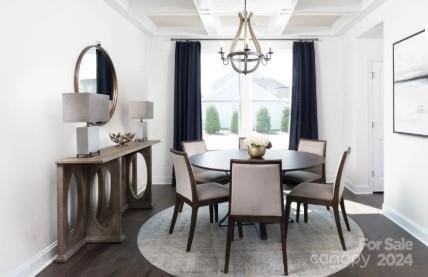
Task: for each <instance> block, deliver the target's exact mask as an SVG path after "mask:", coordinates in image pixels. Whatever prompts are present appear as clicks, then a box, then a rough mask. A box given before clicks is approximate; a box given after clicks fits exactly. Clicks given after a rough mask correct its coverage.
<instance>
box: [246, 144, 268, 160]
mask: <svg viewBox="0 0 428 277" xmlns="http://www.w3.org/2000/svg"><path fill="white" fill-rule="evenodd" d="M265 153H266V147H265V146H262V145H248V155H249V156H250V157H251V158H255V159H259V158H262V157H263V155H264V154H265Z"/></svg>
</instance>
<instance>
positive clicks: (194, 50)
mask: <svg viewBox="0 0 428 277" xmlns="http://www.w3.org/2000/svg"><path fill="white" fill-rule="evenodd" d="M198 139H202V107H201V43H200V42H198V41H186V42H180V41H177V42H176V45H175V78H174V149H176V150H181V142H182V141H184V140H198Z"/></svg>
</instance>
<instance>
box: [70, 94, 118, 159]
mask: <svg viewBox="0 0 428 277" xmlns="http://www.w3.org/2000/svg"><path fill="white" fill-rule="evenodd" d="M109 105H110V103H109V96H108V95H104V94H97V93H86V92H80V93H63V94H62V111H63V121H64V122H86V127H77V128H76V138H77V141H76V143H77V157H78V158H80V157H91V156H94V155H97V154H99V148H100V147H99V126H95V124H96V123H100V122H107V121H108V120H109Z"/></svg>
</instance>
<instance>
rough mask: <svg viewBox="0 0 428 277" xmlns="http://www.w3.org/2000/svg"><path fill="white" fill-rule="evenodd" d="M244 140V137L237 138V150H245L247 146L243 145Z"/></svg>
mask: <svg viewBox="0 0 428 277" xmlns="http://www.w3.org/2000/svg"><path fill="white" fill-rule="evenodd" d="M246 139H247V138H246V137H240V138H239V149H241V150H247V148H248V145H247V144H246V143H245V140H246Z"/></svg>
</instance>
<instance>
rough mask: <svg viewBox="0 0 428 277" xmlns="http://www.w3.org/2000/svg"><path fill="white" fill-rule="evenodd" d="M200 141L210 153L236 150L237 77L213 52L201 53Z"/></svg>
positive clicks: (237, 116) (237, 130) (237, 128)
mask: <svg viewBox="0 0 428 277" xmlns="http://www.w3.org/2000/svg"><path fill="white" fill-rule="evenodd" d="M201 67H202V69H201V85H202V125H203V131H204V133H203V138H204V140H205V142H206V144H207V148H208V149H209V150H215V149H232V148H237V147H238V132H239V127H238V126H239V124H238V119H239V78H238V77H239V76H238V74H237V73H236V72H235V71H233V69H232V68H231V67H230V65H229V66H224V65H223V64H222V62H221V60H220V56H219V54H218V53H216V52H215V51H210V52H209V53H202V54H201Z"/></svg>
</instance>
